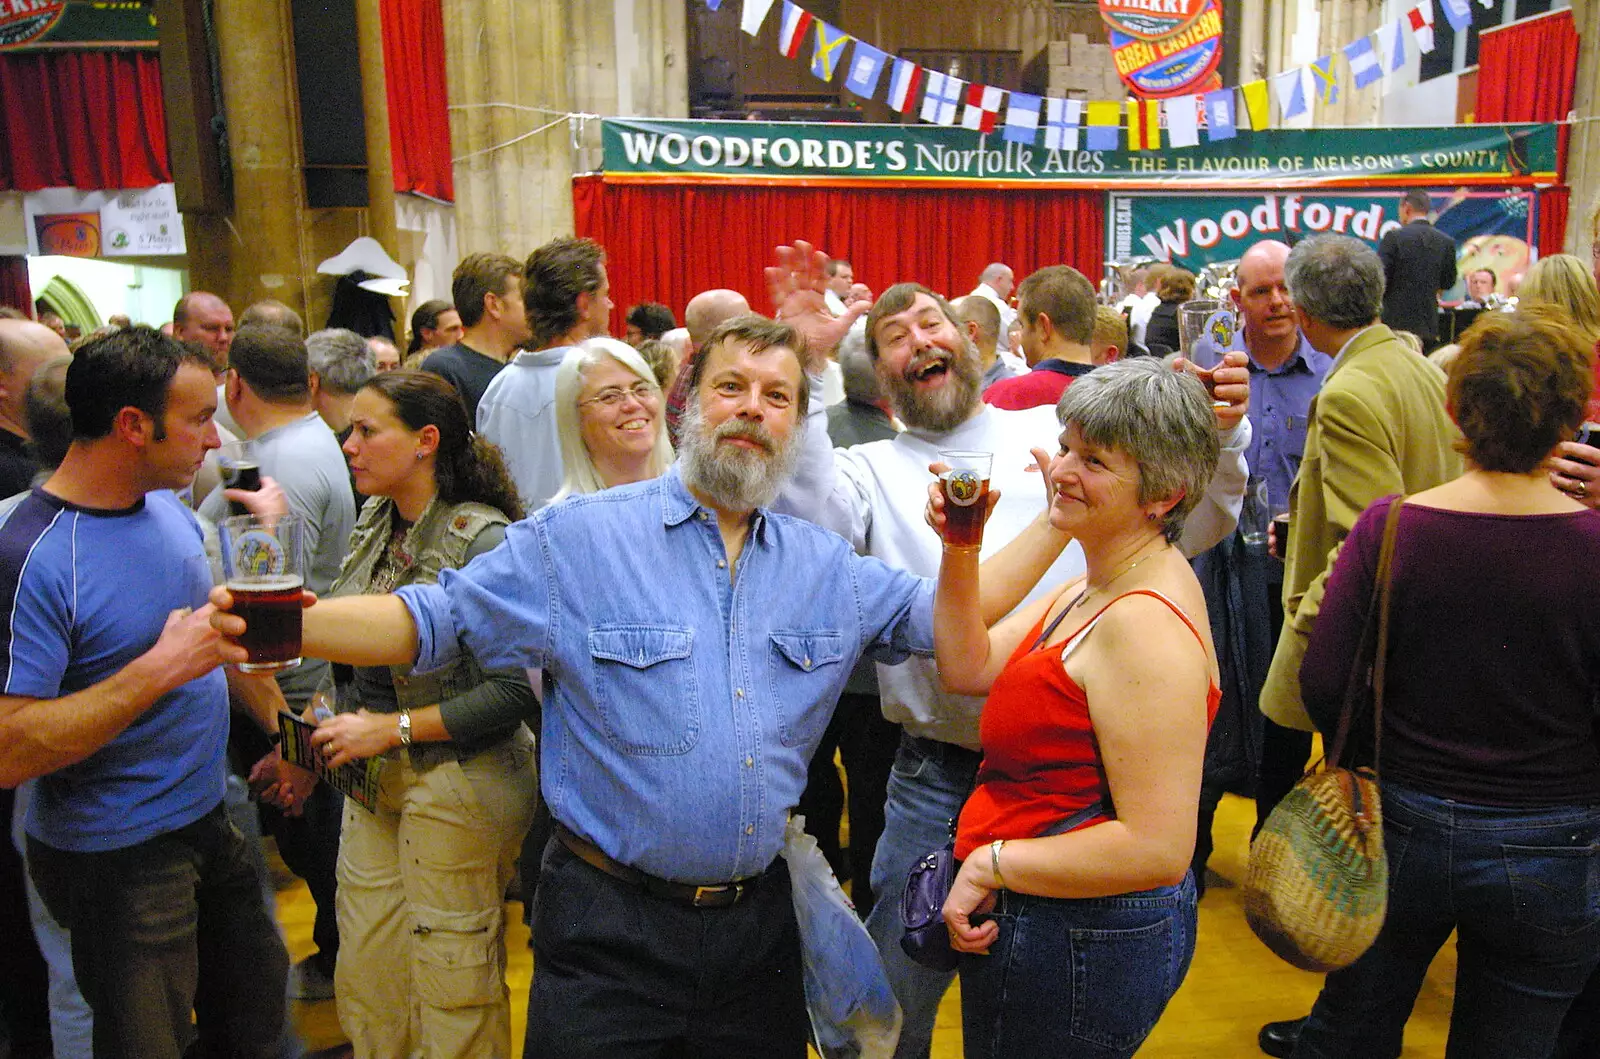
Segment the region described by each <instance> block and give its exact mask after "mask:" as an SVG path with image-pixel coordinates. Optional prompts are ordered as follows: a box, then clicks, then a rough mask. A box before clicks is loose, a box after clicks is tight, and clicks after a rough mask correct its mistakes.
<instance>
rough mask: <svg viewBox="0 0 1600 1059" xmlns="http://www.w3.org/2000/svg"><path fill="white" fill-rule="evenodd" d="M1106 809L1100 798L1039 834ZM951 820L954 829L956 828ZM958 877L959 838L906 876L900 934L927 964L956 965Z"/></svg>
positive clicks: (1064, 827) (1068, 828)
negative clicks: (951, 909)
mask: <svg viewBox="0 0 1600 1059" xmlns="http://www.w3.org/2000/svg"><path fill="white" fill-rule="evenodd" d="M1103 813H1104V815H1106V816H1108V817H1109V816H1110V815H1111V814H1110V813H1105V802H1104V800H1103V799H1100V800H1097V801H1095V802H1094V804H1092V805H1086V806H1084V807H1083V808H1082V809H1079V810H1078V811H1077V812H1075V813H1073V814H1072V815H1071V816H1069V817H1067V818H1066V819H1065V820H1063V821H1061V822H1060V823H1059V824H1056V825H1055V826H1054V827H1049V828H1046V829H1045V830H1044V832H1043V833H1042V834H1041V835H1040V836H1039V837H1040V838H1044V837H1046V836H1049V835H1061V834H1065V833H1066V832H1068V831H1071V830H1073V829H1074V828H1076V827H1078V826H1079V825H1080V824H1084V823H1087V822H1088V821H1089V820H1092V819H1093V818H1094V817H1096V816H1100V815H1102V814H1103ZM954 823H955V822H954V821H951V825H952V826H951V830H952V831H953V830H954V829H955V828H954ZM955 881H956V844H955V838H954V837H953V836H952V838H951V840H950V841H949V842H947V843H945V845H943V846H941V847H940V848H938V849H936V850H934V851H933V852H932V853H928V854H926V855H924V856H923V858H922V859H921V860H919V861H917V862H916V863H915V864H913V865H912V866H911V872H910V874H908V875H907V876H906V888H905V889H904V890H903V891H901V893H900V925H901V926H902V927H904V928H905V933H903V934H901V935H900V948H901V949H902V950H904V952H905V954H906V955H907V956H909V957H911V958H912V959H913V960H915V961H916V962H918V963H920V964H922V966H924V967H928V968H931V969H932V970H935V971H946V972H949V971H953V970H955V969H956V964H957V961H958V960H959V959H960V954H959V953H957V952H956V950H954V949H952V948H951V947H950V928H949V926H948V925H947V924H946V923H945V921H944V902H945V899H946V898H947V897H949V896H950V887H951V885H952V884H954V883H955Z"/></svg>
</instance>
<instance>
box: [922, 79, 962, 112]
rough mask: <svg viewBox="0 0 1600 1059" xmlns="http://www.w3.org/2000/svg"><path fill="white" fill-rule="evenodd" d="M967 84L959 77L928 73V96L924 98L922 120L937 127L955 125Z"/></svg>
mask: <svg viewBox="0 0 1600 1059" xmlns="http://www.w3.org/2000/svg"><path fill="white" fill-rule="evenodd" d="M966 85H967V83H966V82H965V81H963V80H961V78H959V77H951V76H950V75H949V74H942V73H939V72H938V71H937V70H929V71H928V94H927V95H925V96H923V97H922V120H923V121H927V122H932V123H933V124H935V125H954V124H955V123H956V108H957V107H959V106H960V105H961V97H962V91H961V90H962V89H963V88H965V87H966Z"/></svg>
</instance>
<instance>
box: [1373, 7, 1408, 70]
mask: <svg viewBox="0 0 1600 1059" xmlns="http://www.w3.org/2000/svg"><path fill="white" fill-rule="evenodd" d="M1378 47H1379V48H1381V49H1382V50H1383V69H1384V72H1385V73H1391V74H1392V73H1394V72H1395V71H1396V70H1398V69H1400V68H1401V67H1402V66H1404V65H1405V64H1406V20H1405V19H1403V18H1397V19H1395V20H1394V21H1393V22H1391V23H1389V24H1388V25H1387V26H1384V27H1383V28H1382V29H1380V30H1379V31H1378Z"/></svg>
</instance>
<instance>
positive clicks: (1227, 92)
mask: <svg viewBox="0 0 1600 1059" xmlns="http://www.w3.org/2000/svg"><path fill="white" fill-rule="evenodd" d="M1258 83H1259V82H1258ZM1262 87H1263V88H1265V87H1266V85H1265V84H1262ZM1205 101H1206V139H1207V140H1210V141H1212V142H1213V143H1215V142H1216V141H1217V140H1231V139H1233V137H1234V136H1235V135H1236V134H1237V133H1238V131H1239V126H1238V119H1237V118H1236V117H1235V116H1234V110H1233V89H1231V88H1219V89H1217V90H1216V91H1215V92H1207V93H1206V95H1205ZM1167 125H1168V126H1169V127H1171V129H1172V142H1173V143H1177V142H1178V127H1177V126H1176V125H1175V124H1173V122H1172V120H1171V119H1170V118H1169V119H1168V120H1167Z"/></svg>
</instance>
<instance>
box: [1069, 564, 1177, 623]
mask: <svg viewBox="0 0 1600 1059" xmlns="http://www.w3.org/2000/svg"><path fill="white" fill-rule="evenodd" d="M1160 554H1161V552H1160V550H1157V551H1153V552H1150V553H1149V554H1148V555H1141V556H1139V558H1137V559H1134V560H1131V561H1130V562H1127V563H1125V564H1123V566H1122V569H1120V570H1118V571H1117V572H1116V573H1114V574H1112V575H1111V576H1110V577H1108V578H1106V579H1105V580H1104V581H1102V582H1100V583H1099V584H1098V585H1088V586H1086V587H1085V588H1084V590H1083V591H1082V592H1079V593H1078V598H1077V599H1075V600H1073V601H1072V602H1071V603H1068V604H1067V609H1068V610H1071V609H1072V608H1074V607H1076V606H1077V605H1078V604H1080V603H1082V602H1083V601H1084V600H1085V599H1088V598H1089V593H1091V592H1099V591H1101V590H1102V589H1104V588H1106V586H1108V585H1110V584H1111V582H1113V581H1115V580H1116V579H1117V578H1119V577H1121V576H1122V575H1123V574H1127V573H1132V572H1133V570H1134V568H1135V567H1137V566H1138V565H1139V564H1140V563H1142V562H1144V561H1145V560H1146V559H1148V558H1150V557H1151V556H1152V555H1160Z"/></svg>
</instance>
